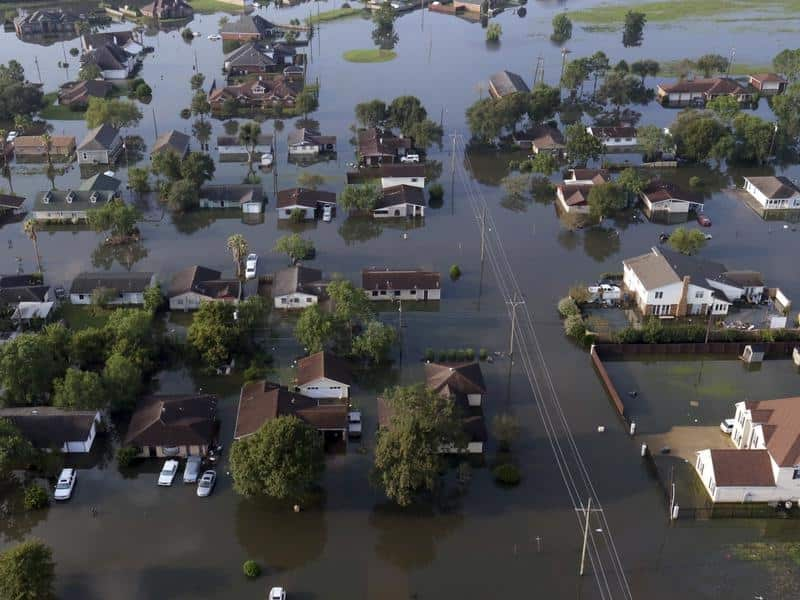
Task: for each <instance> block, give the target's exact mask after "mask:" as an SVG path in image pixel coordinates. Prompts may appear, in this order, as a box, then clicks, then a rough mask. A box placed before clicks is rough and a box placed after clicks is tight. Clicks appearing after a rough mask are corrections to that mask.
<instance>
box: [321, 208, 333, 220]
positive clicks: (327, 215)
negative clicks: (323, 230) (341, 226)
mask: <svg viewBox="0 0 800 600" xmlns="http://www.w3.org/2000/svg"><path fill="white" fill-rule="evenodd" d="M332 218H333V209H332V208H331V205H330V204H326V205H325V206H323V207H322V220H323V221H325V222H326V223H330V222H331V219H332Z"/></svg>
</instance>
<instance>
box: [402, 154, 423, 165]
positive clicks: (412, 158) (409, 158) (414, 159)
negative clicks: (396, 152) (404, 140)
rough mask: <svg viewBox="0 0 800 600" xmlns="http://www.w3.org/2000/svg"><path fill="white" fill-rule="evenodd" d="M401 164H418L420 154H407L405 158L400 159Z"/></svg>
mask: <svg viewBox="0 0 800 600" xmlns="http://www.w3.org/2000/svg"><path fill="white" fill-rule="evenodd" d="M400 162H401V163H418V162H419V154H406V155H405V156H401V157H400Z"/></svg>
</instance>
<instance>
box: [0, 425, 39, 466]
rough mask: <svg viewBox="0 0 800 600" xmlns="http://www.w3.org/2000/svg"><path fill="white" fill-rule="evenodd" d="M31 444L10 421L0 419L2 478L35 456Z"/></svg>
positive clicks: (0, 464)
mask: <svg viewBox="0 0 800 600" xmlns="http://www.w3.org/2000/svg"><path fill="white" fill-rule="evenodd" d="M34 452H35V451H34V449H33V446H32V445H31V443H30V442H29V441H28V440H27V439H25V438H24V437H22V434H21V433H20V432H19V429H17V428H16V427H15V426H14V424H13V423H12V422H11V421H9V420H8V419H0V477H3V476H5V475H7V474H8V473H10V472H11V470H12V469H14V468H15V467H19V466H21V465H24V464H25V463H26V462H27V461H28V460H29V459H30V458H31V457H32V456H33V455H34Z"/></svg>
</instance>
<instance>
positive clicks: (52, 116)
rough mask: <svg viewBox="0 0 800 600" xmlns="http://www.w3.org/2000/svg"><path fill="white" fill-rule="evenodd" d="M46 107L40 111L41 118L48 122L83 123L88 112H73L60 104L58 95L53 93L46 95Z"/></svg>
mask: <svg viewBox="0 0 800 600" xmlns="http://www.w3.org/2000/svg"><path fill="white" fill-rule="evenodd" d="M44 101H45V102H46V103H47V104H46V106H45V107H44V108H43V109H42V110H41V111H39V116H40V117H41V118H42V119H45V120H46V121H83V119H84V117H85V115H86V112H85V111H82V110H72V109H71V108H70V107H69V106H62V105H61V104H59V103H58V93H57V92H52V93H50V94H45V95H44Z"/></svg>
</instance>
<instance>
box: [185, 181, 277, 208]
mask: <svg viewBox="0 0 800 600" xmlns="http://www.w3.org/2000/svg"><path fill="white" fill-rule="evenodd" d="M200 198H204V199H206V200H210V201H211V202H220V201H223V200H224V201H225V202H234V201H235V202H238V203H239V204H240V205H241V204H245V203H247V202H263V199H264V188H262V187H261V185H259V184H255V185H253V184H249V183H238V184H237V183H234V184H219V185H212V184H206V185H204V186H203V187H201V188H200Z"/></svg>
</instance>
